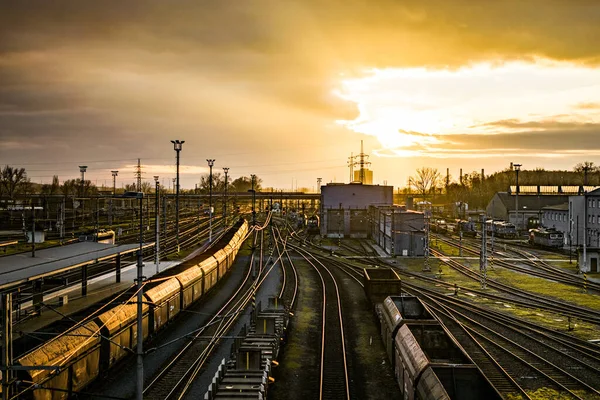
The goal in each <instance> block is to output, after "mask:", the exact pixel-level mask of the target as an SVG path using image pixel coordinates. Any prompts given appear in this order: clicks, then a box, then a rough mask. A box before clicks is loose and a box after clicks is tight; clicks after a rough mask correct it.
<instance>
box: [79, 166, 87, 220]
mask: <svg viewBox="0 0 600 400" xmlns="http://www.w3.org/2000/svg"><path fill="white" fill-rule="evenodd" d="M86 171H87V165H80V166H79V172H81V185H80V190H81V194H80V197H81V225H82V226H83V220H84V218H85V212H84V207H85V202H84V201H83V189H84V187H85V184H84V182H85V172H86Z"/></svg>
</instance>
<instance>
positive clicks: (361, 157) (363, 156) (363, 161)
mask: <svg viewBox="0 0 600 400" xmlns="http://www.w3.org/2000/svg"><path fill="white" fill-rule="evenodd" d="M367 158H369V155H368V154H365V153H364V151H363V141H362V140H361V141H360V154H359V155H358V159H359V166H360V170H359V174H358V180H359V181H360V183H365V166H368V165H371V162H369V161H366V159H367Z"/></svg>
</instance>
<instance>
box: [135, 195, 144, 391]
mask: <svg viewBox="0 0 600 400" xmlns="http://www.w3.org/2000/svg"><path fill="white" fill-rule="evenodd" d="M137 195H138V199H139V202H140V248H139V250H138V254H137V291H138V293H137V348H136V350H137V352H136V353H137V391H136V398H137V400H143V398H144V397H143V393H144V350H143V348H142V346H143V345H144V329H143V320H142V312H143V310H142V302H143V301H144V297H143V291H144V286H143V284H144V276H143V275H144V261H143V259H142V249H143V246H144V245H143V242H144V229H143V225H144V216H143V211H144V208H143V200H144V193H141V192H140V193H138V194H137Z"/></svg>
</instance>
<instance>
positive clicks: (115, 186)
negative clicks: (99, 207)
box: [110, 171, 119, 196]
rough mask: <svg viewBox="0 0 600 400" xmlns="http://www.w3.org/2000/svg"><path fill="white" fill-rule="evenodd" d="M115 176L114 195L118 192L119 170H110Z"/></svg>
mask: <svg viewBox="0 0 600 400" xmlns="http://www.w3.org/2000/svg"><path fill="white" fill-rule="evenodd" d="M110 173H111V174H112V177H113V196H114V195H115V194H116V193H117V175H119V171H110Z"/></svg>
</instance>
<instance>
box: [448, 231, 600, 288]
mask: <svg viewBox="0 0 600 400" xmlns="http://www.w3.org/2000/svg"><path fill="white" fill-rule="evenodd" d="M438 240H440V241H441V242H444V243H446V244H449V245H451V246H454V247H459V244H458V243H456V241H455V240H453V239H445V238H438ZM462 248H463V250H465V251H467V252H469V253H471V254H474V255H479V252H480V246H479V247H478V246H470V245H468V244H465V241H464V240H463V243H462ZM510 251H512V252H514V253H515V254H517V255H518V256H519V257H520V258H522V262H523V263H525V264H527V265H529V266H531V267H534V268H536V270H532V269H531V268H527V267H521V266H519V265H517V264H515V263H513V262H510V261H506V260H503V259H502V258H495V257H494V264H495V265H500V266H502V267H505V268H507V269H511V270H513V271H516V272H521V273H524V274H529V275H531V274H534V275H535V276H537V277H540V278H545V279H548V280H552V281H555V282H559V283H564V284H567V285H572V286H575V287H578V288H583V287H584V285H585V286H587V289H590V290H596V291H598V292H600V283H597V282H593V281H587V282H586V280H585V279H584V277H583V276H582V275H574V274H572V273H571V272H569V271H567V270H565V269H563V268H559V267H556V266H554V265H551V264H549V263H547V262H545V261H543V260H540V259H539V258H538V257H537V256H536V255H534V254H533V253H531V252H527V251H525V250H521V249H517V248H515V247H514V246H511V247H510ZM494 254H498V255H502V254H503V253H502V252H499V251H494Z"/></svg>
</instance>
